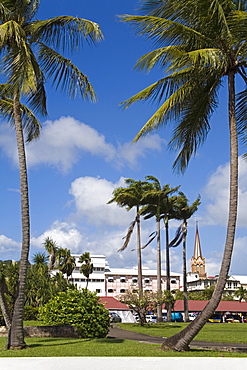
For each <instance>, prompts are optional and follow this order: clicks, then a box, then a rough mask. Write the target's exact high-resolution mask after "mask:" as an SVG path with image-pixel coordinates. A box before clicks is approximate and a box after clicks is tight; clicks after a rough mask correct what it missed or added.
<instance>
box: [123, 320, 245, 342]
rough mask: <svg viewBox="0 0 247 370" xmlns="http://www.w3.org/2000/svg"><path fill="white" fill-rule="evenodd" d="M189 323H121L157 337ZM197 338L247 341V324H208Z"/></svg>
mask: <svg viewBox="0 0 247 370" xmlns="http://www.w3.org/2000/svg"><path fill="white" fill-rule="evenodd" d="M187 325H188V324H187V323H157V324H146V325H145V326H144V327H141V326H140V325H139V324H120V325H119V326H120V327H121V328H122V329H126V330H132V331H135V332H137V333H143V334H147V335H152V336H156V337H170V336H172V335H173V334H176V333H178V332H179V331H181V330H182V329H183V328H185V327H186V326H187ZM195 340H202V341H212V342H217V343H220V342H225V343H231V342H232V343H246V341H247V324H242V323H222V324H218V323H217V324H210V323H209V324H206V325H205V326H204V327H203V329H202V330H201V331H200V332H199V334H198V335H197V336H196V337H195Z"/></svg>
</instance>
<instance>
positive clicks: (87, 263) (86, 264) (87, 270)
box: [78, 252, 93, 290]
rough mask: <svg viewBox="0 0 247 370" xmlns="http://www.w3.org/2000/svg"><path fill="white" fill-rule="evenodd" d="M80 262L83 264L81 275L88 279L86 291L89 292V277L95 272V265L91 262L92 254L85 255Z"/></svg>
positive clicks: (86, 253)
mask: <svg viewBox="0 0 247 370" xmlns="http://www.w3.org/2000/svg"><path fill="white" fill-rule="evenodd" d="M78 262H79V263H81V267H80V273H82V274H83V275H84V276H85V277H86V279H87V283H86V290H87V288H88V282H89V276H90V274H92V272H93V263H92V262H91V257H90V253H89V252H85V253H83V254H82V255H81V256H80V257H79V261H78Z"/></svg>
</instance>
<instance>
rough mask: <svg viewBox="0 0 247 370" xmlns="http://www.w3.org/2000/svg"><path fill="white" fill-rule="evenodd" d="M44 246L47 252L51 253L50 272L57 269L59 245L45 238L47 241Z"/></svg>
mask: <svg viewBox="0 0 247 370" xmlns="http://www.w3.org/2000/svg"><path fill="white" fill-rule="evenodd" d="M43 245H44V247H45V249H46V251H47V252H48V253H49V265H48V268H49V271H51V270H52V269H54V268H55V265H56V259H57V253H58V246H57V243H56V242H55V241H54V240H52V239H51V238H49V236H47V238H45V241H44V243H43Z"/></svg>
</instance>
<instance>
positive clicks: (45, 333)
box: [0, 325, 79, 338]
mask: <svg viewBox="0 0 247 370" xmlns="http://www.w3.org/2000/svg"><path fill="white" fill-rule="evenodd" d="M7 335H8V331H7V330H6V328H5V327H2V328H1V330H0V337H7ZM24 335H25V337H51V338H58V337H60V338H79V335H78V333H77V329H76V327H75V326H72V325H57V326H48V325H47V326H25V327H24Z"/></svg>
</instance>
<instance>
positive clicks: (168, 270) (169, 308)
mask: <svg viewBox="0 0 247 370" xmlns="http://www.w3.org/2000/svg"><path fill="white" fill-rule="evenodd" d="M168 222H169V221H168V217H166V218H165V229H166V290H168V291H169V292H170V291H171V283H170V281H171V276H170V250H169V229H168ZM166 309H167V321H168V322H171V321H172V312H171V311H172V307H171V304H170V303H168V302H167V303H166Z"/></svg>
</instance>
